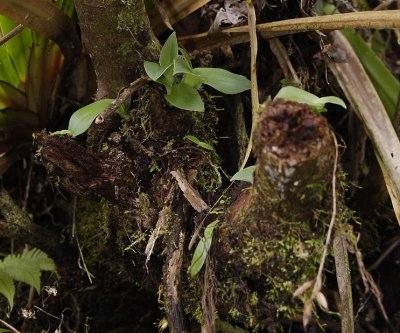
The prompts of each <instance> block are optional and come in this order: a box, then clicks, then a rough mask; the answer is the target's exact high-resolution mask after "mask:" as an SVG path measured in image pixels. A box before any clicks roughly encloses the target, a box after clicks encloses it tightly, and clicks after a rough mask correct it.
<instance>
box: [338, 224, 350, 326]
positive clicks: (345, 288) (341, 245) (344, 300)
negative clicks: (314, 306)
mask: <svg viewBox="0 0 400 333" xmlns="http://www.w3.org/2000/svg"><path fill="white" fill-rule="evenodd" d="M333 250H334V253H335V267H336V279H337V283H338V287H339V295H340V302H341V303H340V309H339V310H340V319H341V321H342V324H341V325H342V332H343V333H353V332H354V311H353V294H352V290H351V277H350V267H349V257H348V254H347V239H346V236H345V234H343V233H341V232H340V231H339V232H338V233H337V234H336V235H335V238H334V240H333Z"/></svg>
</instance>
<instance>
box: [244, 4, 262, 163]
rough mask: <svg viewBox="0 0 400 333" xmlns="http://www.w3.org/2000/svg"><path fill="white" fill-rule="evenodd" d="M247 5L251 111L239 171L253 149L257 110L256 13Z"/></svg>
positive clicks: (251, 6)
mask: <svg viewBox="0 0 400 333" xmlns="http://www.w3.org/2000/svg"><path fill="white" fill-rule="evenodd" d="M246 4H247V13H248V15H247V18H248V22H249V25H248V27H249V36H250V58H251V59H250V62H251V64H250V75H251V106H252V107H251V109H252V123H251V133H250V139H249V144H248V145H247V150H246V154H245V156H244V159H243V162H242V165H241V167H240V170H243V169H244V167H245V166H246V163H247V161H248V159H249V157H250V153H251V149H252V147H253V133H254V128H255V126H256V123H257V112H258V108H259V98H258V84H257V51H258V43H257V31H256V26H257V23H256V12H255V9H254V4H253V2H252V1H250V2H246Z"/></svg>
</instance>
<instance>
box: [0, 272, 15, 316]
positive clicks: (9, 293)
mask: <svg viewBox="0 0 400 333" xmlns="http://www.w3.org/2000/svg"><path fill="white" fill-rule="evenodd" d="M0 293H1V294H2V295H3V296H4V297H5V298H7V301H8V304H10V309H12V308H13V306H14V295H15V285H14V280H13V279H12V277H11V276H10V275H9V274H8V273H7V271H6V270H4V269H1V268H0Z"/></svg>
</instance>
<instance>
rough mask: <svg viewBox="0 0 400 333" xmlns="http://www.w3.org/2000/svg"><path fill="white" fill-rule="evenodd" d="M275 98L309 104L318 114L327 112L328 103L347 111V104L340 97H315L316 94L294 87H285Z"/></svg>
mask: <svg viewBox="0 0 400 333" xmlns="http://www.w3.org/2000/svg"><path fill="white" fill-rule="evenodd" d="M275 98H283V99H286V100H288V101H294V102H298V103H304V104H308V105H309V106H310V108H311V109H312V110H313V111H315V112H318V113H319V112H323V111H326V109H325V104H326V103H331V104H336V105H339V106H341V107H342V108H344V109H346V104H345V103H344V102H343V100H342V99H340V98H339V97H336V96H327V97H318V96H315V95H314V94H311V93H309V92H308V91H305V90H302V89H299V88H296V87H292V86H286V87H283V88H282V89H281V90H279V92H278V94H277V95H276V96H275Z"/></svg>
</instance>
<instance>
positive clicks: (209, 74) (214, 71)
mask: <svg viewBox="0 0 400 333" xmlns="http://www.w3.org/2000/svg"><path fill="white" fill-rule="evenodd" d="M193 73H194V74H197V75H198V76H200V77H201V79H202V80H203V83H204V84H207V85H209V86H211V87H213V88H214V89H216V90H218V91H220V92H222V93H224V94H238V93H241V92H242V91H245V90H249V89H250V80H248V79H247V78H246V77H245V76H243V75H239V74H234V73H231V72H229V71H227V70H225V69H222V68H203V67H199V68H194V69H193Z"/></svg>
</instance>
